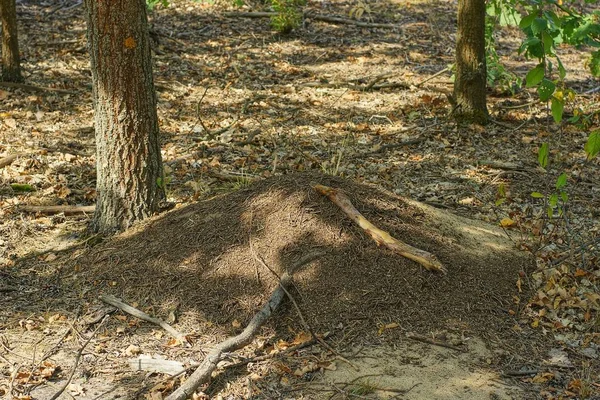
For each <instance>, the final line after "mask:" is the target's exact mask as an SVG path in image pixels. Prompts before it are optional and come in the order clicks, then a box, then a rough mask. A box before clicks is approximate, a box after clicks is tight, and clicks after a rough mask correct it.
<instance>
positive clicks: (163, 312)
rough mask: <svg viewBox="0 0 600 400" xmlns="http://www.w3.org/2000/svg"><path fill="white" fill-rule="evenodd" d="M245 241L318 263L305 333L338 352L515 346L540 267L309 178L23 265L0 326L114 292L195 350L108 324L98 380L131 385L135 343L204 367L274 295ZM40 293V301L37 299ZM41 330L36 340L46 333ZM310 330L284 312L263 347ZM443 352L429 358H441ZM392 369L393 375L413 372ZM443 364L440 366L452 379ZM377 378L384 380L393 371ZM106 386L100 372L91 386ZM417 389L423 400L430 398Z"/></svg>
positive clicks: (129, 325) (94, 362)
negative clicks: (344, 207) (416, 335)
mask: <svg viewBox="0 0 600 400" xmlns="http://www.w3.org/2000/svg"><path fill="white" fill-rule="evenodd" d="M316 182H318V183H321V184H325V185H328V186H332V187H336V188H340V189H342V190H343V191H344V192H345V193H346V194H347V195H348V196H349V197H350V198H351V200H352V201H353V203H354V205H355V206H356V208H357V209H358V210H359V211H360V212H361V213H363V215H364V216H365V217H366V218H367V219H369V220H370V221H371V222H373V223H374V224H375V225H377V226H378V227H380V228H381V229H384V230H386V231H388V232H389V233H390V234H391V235H392V236H394V237H396V238H398V239H400V240H403V241H405V242H407V243H409V244H411V245H413V246H415V247H418V248H421V249H423V250H426V251H429V252H431V253H433V254H435V255H436V256H437V257H438V258H439V259H440V260H441V262H442V263H443V264H444V265H445V266H446V267H447V269H448V274H447V275H446V276H443V275H440V274H433V273H429V272H425V271H423V270H422V269H421V267H420V266H419V265H418V264H416V263H414V262H412V261H410V260H407V259H405V258H402V257H400V256H397V255H394V254H392V253H391V252H390V251H388V250H386V249H384V248H378V247H377V246H376V245H375V243H374V242H373V241H372V240H371V239H370V238H369V237H368V236H367V235H366V234H365V233H364V232H363V231H362V230H361V229H360V228H359V227H357V226H356V225H354V223H352V222H351V221H350V219H349V218H347V217H346V216H345V215H344V214H343V212H342V211H341V210H340V209H338V208H337V206H335V205H334V204H332V203H331V202H330V201H329V200H328V199H327V198H325V197H323V196H321V195H319V194H317V193H316V192H314V190H313V189H312V188H311V183H316ZM250 241H251V242H252V245H253V246H252V247H253V248H254V249H255V250H254V251H255V253H256V254H259V255H260V256H262V257H264V259H265V260H266V262H267V264H268V265H269V266H270V267H271V268H272V269H273V270H274V271H276V272H277V273H281V272H282V271H283V270H284V269H285V268H286V266H288V265H290V264H291V263H292V262H293V261H294V260H295V259H297V258H298V257H300V256H301V255H303V254H305V253H307V252H311V251H315V250H319V251H322V252H323V253H324V255H323V256H322V257H321V258H319V259H318V260H317V261H315V262H313V263H312V264H311V265H309V266H306V267H305V268H303V269H302V270H300V271H298V272H297V273H296V275H295V277H296V279H295V281H296V290H295V291H294V293H295V296H296V298H297V299H298V301H299V303H300V306H301V308H302V311H303V313H304V314H305V317H306V319H307V320H308V322H309V324H310V325H312V327H313V328H314V329H315V331H317V332H319V333H324V332H326V331H328V332H330V333H331V335H332V336H331V337H332V338H333V340H334V341H335V345H336V347H337V348H340V349H347V348H348V347H351V346H356V345H357V344H364V345H373V344H381V343H387V344H388V345H394V346H398V345H400V346H406V343H405V342H406V340H407V339H406V338H405V337H404V333H405V332H407V331H411V332H420V333H423V334H425V335H432V334H433V335H438V336H439V335H451V336H452V337H454V339H455V341H456V342H457V345H458V346H463V347H464V346H465V345H466V343H467V342H469V338H471V337H473V336H478V337H481V338H484V339H485V340H486V341H487V343H488V344H493V342H494V341H496V340H498V339H499V338H500V337H501V338H503V339H505V340H509V341H511V343H516V342H517V341H512V339H514V338H513V336H515V335H517V332H514V331H513V330H511V327H512V326H513V325H514V324H515V319H514V317H513V316H512V315H511V314H514V313H515V312H517V314H518V309H517V308H516V306H515V305H514V304H513V299H512V296H513V295H514V294H515V293H516V292H517V288H516V286H515V284H514V282H515V280H516V278H517V276H518V274H519V272H520V271H523V270H527V269H529V268H532V267H533V260H532V259H531V258H530V257H529V256H527V255H525V254H524V253H522V252H518V251H516V250H514V245H513V243H512V242H511V241H510V240H509V239H508V238H507V237H506V235H505V234H504V233H503V232H502V231H501V230H499V229H498V228H496V227H494V226H491V225H488V224H485V223H483V222H478V221H473V220H468V219H466V218H463V217H459V216H455V215H453V214H451V213H448V212H445V211H440V210H438V209H435V208H433V207H430V206H426V205H423V204H421V203H417V202H414V201H409V200H406V199H404V198H401V197H399V196H396V195H393V194H391V193H390V192H387V191H385V190H383V189H380V188H377V187H376V186H372V185H365V184H358V183H354V182H351V181H348V180H345V179H341V178H336V177H331V176H324V175H321V174H314V173H305V174H295V175H286V176H281V177H274V178H270V179H266V180H264V181H260V182H258V183H255V184H253V185H250V186H248V187H245V188H243V189H241V190H239V191H237V192H233V193H229V194H226V195H222V196H219V197H215V198H213V199H210V200H207V201H202V202H198V203H196V204H191V205H189V206H186V207H181V208H179V209H176V210H173V211H171V212H169V213H166V214H164V215H161V216H158V217H156V218H154V219H152V220H150V221H148V222H147V223H144V224H142V225H140V226H138V227H136V228H134V229H132V230H131V231H129V232H127V233H125V234H122V235H120V236H117V237H115V238H113V239H111V240H108V241H106V242H105V243H101V244H97V245H96V246H94V247H92V248H83V247H80V248H74V249H73V248H72V249H69V250H68V251H65V252H63V253H57V254H55V255H54V256H53V257H50V258H49V257H47V256H44V257H39V258H36V259H33V260H29V261H27V262H24V263H22V264H20V265H18V266H17V267H16V269H15V270H13V272H12V273H11V275H10V277H11V279H13V283H14V284H15V285H18V284H20V285H21V287H20V290H21V292H27V291H28V290H29V291H30V292H31V294H30V295H29V296H27V297H24V296H10V297H8V298H6V299H5V300H6V303H8V302H9V301H10V304H11V307H10V308H9V307H4V306H3V309H4V310H5V311H3V312H2V314H3V321H4V322H5V325H6V326H12V325H13V324H14V325H15V326H18V324H19V322H18V321H19V320H21V321H22V318H23V316H24V315H39V314H41V315H44V316H45V317H46V318H47V317H48V315H50V314H54V313H59V314H64V315H74V314H75V313H78V312H80V313H81V314H85V315H84V317H83V319H84V320H85V319H86V318H90V317H91V316H92V315H93V313H94V312H96V311H97V309H99V308H101V307H103V305H101V304H100V302H99V301H98V300H97V296H98V294H100V293H111V294H114V295H116V296H118V297H120V298H122V299H123V300H124V301H125V302H127V303H129V304H133V305H135V306H136V307H138V308H140V309H142V310H144V311H146V312H148V313H150V314H152V315H155V316H157V317H160V318H163V319H166V320H168V319H169V318H172V317H173V316H175V317H176V318H175V319H176V320H177V323H176V324H175V326H176V328H177V329H178V330H180V331H181V332H184V333H186V334H189V335H190V337H191V338H193V340H194V342H195V345H194V347H193V349H191V351H188V350H185V351H181V350H180V349H178V348H177V347H175V348H171V349H169V348H168V343H169V342H168V340H169V338H168V337H165V336H164V334H161V332H160V331H158V332H157V329H158V328H155V327H152V326H149V324H146V323H141V322H140V321H137V320H135V319H133V318H121V319H111V320H110V322H109V323H108V324H107V326H106V328H105V329H103V331H102V338H103V339H104V340H110V345H108V347H106V346H107V345H106V344H105V345H103V346H105V347H103V348H102V349H103V350H104V351H108V352H109V354H111V352H114V353H115V354H118V356H117V357H116V358H115V357H100V358H97V357H91V358H90V361H89V363H90V365H89V366H88V368H90V371H94V370H95V371H104V372H106V371H110V372H113V370H114V368H117V366H118V368H119V369H121V370H123V368H125V371H124V372H123V373H124V376H128V375H133V376H135V373H133V372H132V371H127V368H126V366H125V367H124V365H126V364H125V363H126V358H127V351H126V349H127V348H128V347H129V346H130V345H131V344H132V343H134V344H135V345H136V346H139V351H140V352H142V353H145V354H150V353H153V354H156V353H159V354H162V356H163V357H166V358H170V359H178V360H180V361H182V362H184V363H189V362H192V361H193V360H195V361H198V359H197V358H199V359H201V354H203V353H202V352H203V351H206V350H207V349H209V348H210V346H211V345H212V344H214V343H215V342H216V341H218V340H221V339H222V338H224V337H225V336H227V335H231V334H234V333H237V332H239V330H240V329H242V328H243V326H245V324H246V323H247V322H248V321H249V320H250V318H251V317H252V316H253V315H254V313H255V312H256V311H257V310H258V309H259V308H260V306H261V305H262V304H263V303H264V302H265V300H266V299H267V298H268V296H269V295H270V293H271V292H272V290H273V289H274V288H275V286H276V285H277V279H276V278H275V277H274V275H273V274H272V272H270V271H268V270H266V269H265V268H264V267H262V266H261V265H260V264H259V263H258V262H256V259H255V257H254V255H253V253H252V251H251V247H250ZM25 281H27V282H28V287H25V285H23V282H25ZM18 282H20V283H18ZM40 287H42V288H45V289H44V291H36V290H33V288H40ZM2 303H5V301H2ZM41 304H43V307H42V308H43V310H42V309H41V308H40V307H41V306H40V305H41ZM511 309H512V310H513V312H511V311H510V310H511ZM78 310H79V311H78ZM28 318H31V317H28ZM75 318H76V319H77V317H75ZM41 321H47V319H46V320H45V319H44V317H42V319H41ZM34 323H35V321H34ZM37 324H38V325H39V326H40V328H39V329H41V326H43V325H44V324H43V322H38V323H37ZM34 329H35V328H34ZM303 329H304V328H303V326H302V325H301V324H300V323H299V322H298V318H297V315H296V314H295V311H294V309H293V308H290V307H289V306H286V307H284V308H283V309H282V310H280V311H278V312H277V313H276V315H275V319H274V320H273V321H272V322H271V323H270V324H269V326H267V327H266V328H265V329H264V330H263V333H264V339H263V341H276V340H290V338H293V337H294V335H296V334H297V333H298V332H300V331H302V330H303ZM107 338H108V339H107ZM276 338H279V339H276ZM515 338H516V337H515ZM401 343H404V344H401ZM506 343H508V342H506ZM165 346H167V347H166V348H165ZM33 347H34V348H35V346H33ZM469 348H471V347H469ZM261 351H263V350H261V349H260V346H256V345H255V346H251V348H250V349H247V350H246V351H245V352H243V353H244V354H245V355H246V356H254V355H257V354H260V353H261ZM376 351H384V350H382V349H379V350H376ZM411 351H412V350H411ZM435 354H437V353H435V352H434V353H432V354H429V355H427V357H426V359H427V360H434V359H435V357H436V355H435ZM440 354H441V353H440ZM190 357H191V358H190ZM370 357H371V356H370ZM373 357H375V356H373ZM393 357H399V356H398V354H396V355H394V356H393ZM393 357H392V358H393ZM431 357H433V358H431ZM478 357H479V356H478ZM476 358H477V357H476ZM101 359H102V360H103V361H101ZM192 359H193V360H192ZM390 360H391V359H390ZM458 360H459V361H460V360H463V358H461V357H459V358H458ZM397 361H398V368H405V369H406V368H409V366H403V363H402V360H401V359H398V360H397ZM438 361H439V360H438ZM390 362H391V361H390ZM394 362H395V361H394ZM422 362H423V363H429V361H426V360H424V361H422ZM490 362H491V361H490ZM392 364H393V363H392ZM444 365H445V364H443V363H439V362H438V363H437V364H435V363H433V364H432V367H435V368H437V369H438V370H446V368H445V367H444ZM107 368H108V369H107ZM372 368H375V367H374V366H373V365H367V369H372ZM377 368H385V363H381V365H379V366H377ZM271 372H272V371H271ZM280 372H281V371H280ZM400 372H402V373H403V374H404V372H406V371H404V370H401V371H400ZM407 373H408V372H407ZM431 373H432V374H436V373H437V372H436V370H432V372H431ZM445 374H446V375H444V374H440V377H443V376H446V377H455V376H454V375H452V374H454V373H453V372H446V373H445ZM473 374H474V375H472V376H470V377H469V376H467V375H462V376H461V378H460V379H459V378H458V377H455V378H456V379H457V381H456V382H457V383H456V384H457V385H463V384H464V382H463V381H462V380H461V379H465V380H468V379H472V378H473V379H476V381H475V383H473V385H475V386H473V388H471V389H469V390H471V392H469V391H468V390H467V391H465V390H463V391H462V392H460V393H463V392H464V393H463V394H464V396H467V395H468V394H469V393H471V394H472V393H475V392H476V391H488V390H492V389H494V388H493V387H492V386H489V382H488V383H485V384H482V386H481V388H480V387H478V386H477V385H478V383H477V382H478V381H477V379H480V380H483V381H485V382H487V381H488V380H489V376H488V375H485V373H483V372H477V373H473ZM98 375H102V372H96V373H93V372H92V373H91V374H90V376H98ZM404 375H406V374H404ZM264 376H269V374H265V375H264ZM453 379H454V378H453ZM134 381H135V383H132V382H129V383H128V384H130V385H132V386H137V387H138V388H139V385H140V384H141V382H140V381H139V379H138V380H137V381H136V380H135V379H134ZM119 382H121V383H120V385H117V387H121V389H122V385H123V383H122V381H119ZM482 388H483V389H482ZM414 390H415V393H424V395H425V393H429V392H427V390H430V389H426V388H425V386H423V387H421V388H420V389H418V390H417V388H415V389H414ZM431 390H433V389H431ZM457 390H458V391H460V390H462V389H460V388H458V386H457ZM421 391H422V392H421ZM431 393H433V392H431ZM457 393H458V392H457ZM481 393H483V392H481ZM269 396H270V394H269V395H267V396H266V397H265V398H269ZM457 396H458V395H457ZM473 396H475V394H473ZM425 397H427V396H425ZM421 398H423V397H421ZM453 398H461V397H453ZM462 398H477V397H462Z"/></svg>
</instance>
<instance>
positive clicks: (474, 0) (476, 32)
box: [454, 0, 488, 123]
mask: <svg viewBox="0 0 600 400" xmlns="http://www.w3.org/2000/svg"><path fill="white" fill-rule="evenodd" d="M486 73H487V70H486V65H485V0H459V1H458V32H457V37H456V79H455V81H454V100H455V102H456V104H455V105H454V117H455V118H456V119H457V120H459V121H469V122H476V123H486V122H487V119H488V111H487V107H486V101H485V95H486Z"/></svg>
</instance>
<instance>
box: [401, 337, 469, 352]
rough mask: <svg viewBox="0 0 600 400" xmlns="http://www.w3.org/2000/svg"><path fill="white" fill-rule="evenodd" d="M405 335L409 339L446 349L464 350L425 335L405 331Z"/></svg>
mask: <svg viewBox="0 0 600 400" xmlns="http://www.w3.org/2000/svg"><path fill="white" fill-rule="evenodd" d="M406 337H407V338H409V339H413V340H418V341H419V342H423V343H428V344H432V345H434V346H440V347H445V348H447V349H451V350H454V351H460V352H464V350H463V349H461V348H460V347H456V346H453V345H451V344H449V343H446V342H442V341H440V340H435V339H432V338H428V337H426V336H422V335H417V334H416V333H407V334H406Z"/></svg>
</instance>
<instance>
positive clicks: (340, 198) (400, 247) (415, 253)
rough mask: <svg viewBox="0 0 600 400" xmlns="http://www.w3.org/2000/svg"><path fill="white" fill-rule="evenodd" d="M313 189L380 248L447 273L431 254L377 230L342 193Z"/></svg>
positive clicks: (430, 268) (332, 189)
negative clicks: (326, 198)
mask: <svg viewBox="0 0 600 400" xmlns="http://www.w3.org/2000/svg"><path fill="white" fill-rule="evenodd" d="M313 188H314V189H315V190H316V191H317V192H319V193H321V194H322V195H323V196H326V197H328V198H329V200H331V201H332V202H333V203H334V204H335V205H337V206H338V207H339V208H341V209H342V211H344V212H345V213H346V215H348V216H349V217H350V218H351V219H352V220H353V221H354V222H355V223H356V224H357V225H358V226H360V227H361V228H363V229H364V230H365V232H367V233H368V234H369V236H371V238H372V239H373V240H375V242H376V243H377V245H378V246H380V245H385V246H386V247H387V248H388V249H390V250H392V251H393V252H395V253H398V254H400V255H401V256H404V257H406V258H408V259H411V260H413V261H415V262H417V263H419V264H421V265H422V266H423V267H424V268H425V269H427V270H429V271H437V272H442V273H444V274H445V273H446V272H447V270H446V267H444V266H443V265H442V263H441V262H440V261H439V260H438V259H437V257H436V256H434V255H433V254H431V253H428V252H426V251H424V250H421V249H417V248H416V247H413V246H411V245H409V244H406V243H404V242H402V241H400V240H398V239H396V238H394V237H392V236H391V235H390V234H389V233H387V232H385V231H382V230H381V229H379V228H377V227H376V226H375V225H373V224H372V223H371V222H369V221H368V220H367V219H366V218H365V217H364V216H363V215H362V214H361V213H360V212H359V211H358V210H357V209H356V208H355V207H354V205H352V202H351V201H350V199H349V198H348V197H347V196H346V195H345V194H344V193H342V192H341V191H339V190H337V189H334V188H330V187H328V186H323V185H318V184H316V185H314V186H313Z"/></svg>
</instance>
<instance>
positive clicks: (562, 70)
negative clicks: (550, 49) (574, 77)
mask: <svg viewBox="0 0 600 400" xmlns="http://www.w3.org/2000/svg"><path fill="white" fill-rule="evenodd" d="M556 61H558V76H559V77H560V79H565V76H567V70H566V69H565V66H564V65H563V63H562V62H561V61H560V58H558V57H556Z"/></svg>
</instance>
